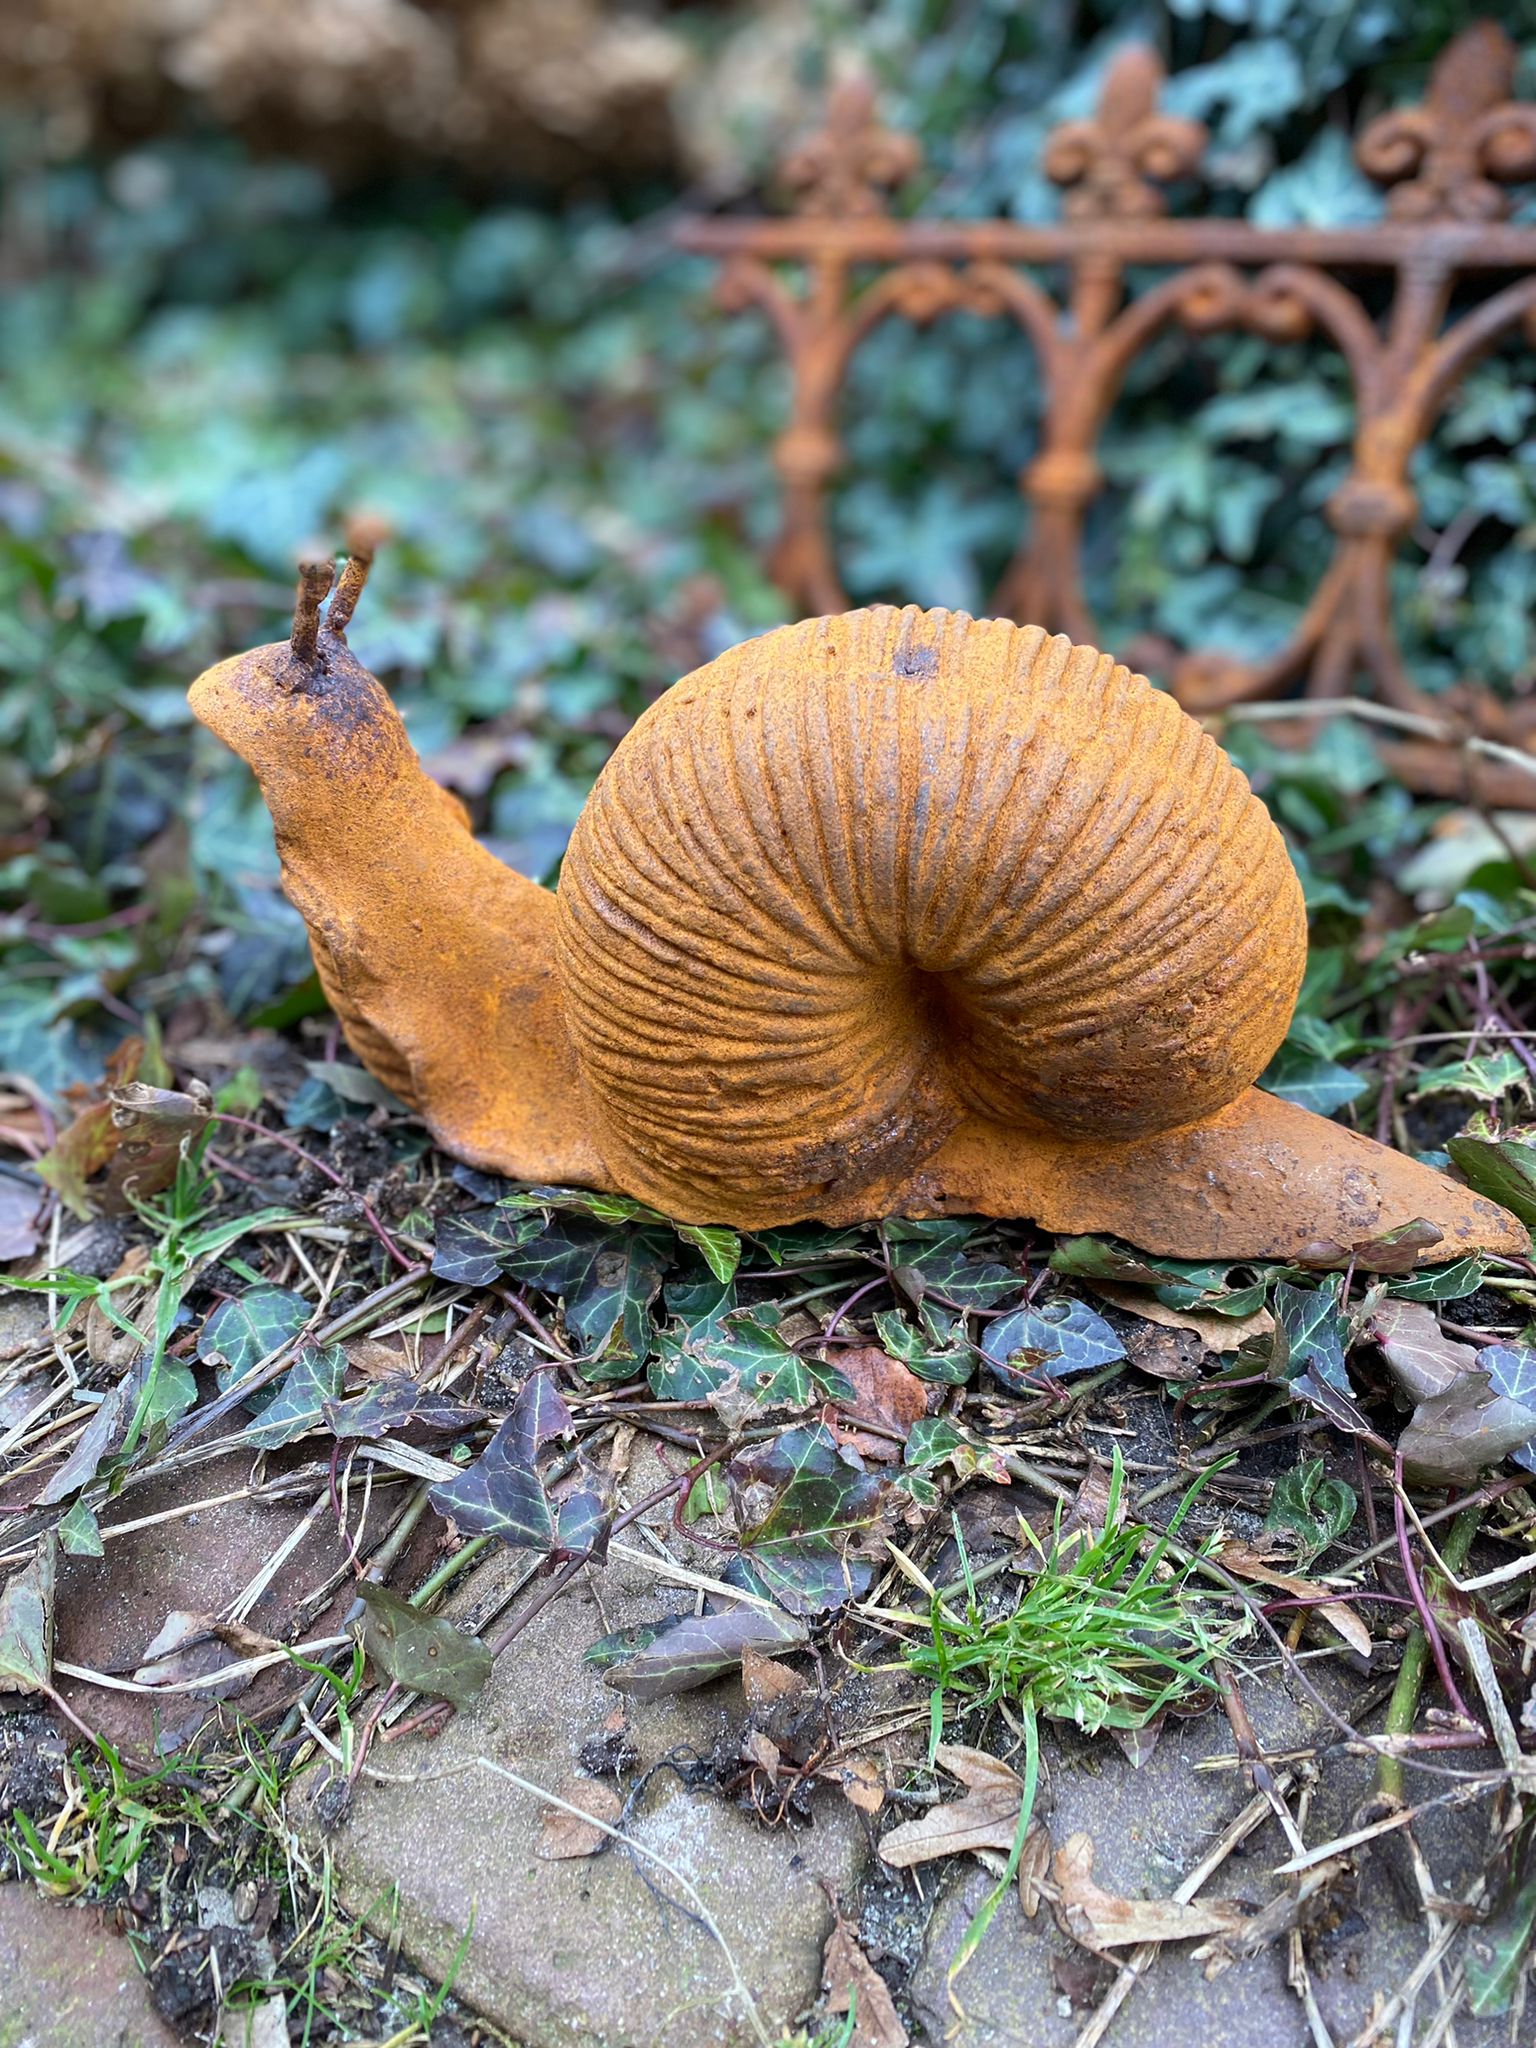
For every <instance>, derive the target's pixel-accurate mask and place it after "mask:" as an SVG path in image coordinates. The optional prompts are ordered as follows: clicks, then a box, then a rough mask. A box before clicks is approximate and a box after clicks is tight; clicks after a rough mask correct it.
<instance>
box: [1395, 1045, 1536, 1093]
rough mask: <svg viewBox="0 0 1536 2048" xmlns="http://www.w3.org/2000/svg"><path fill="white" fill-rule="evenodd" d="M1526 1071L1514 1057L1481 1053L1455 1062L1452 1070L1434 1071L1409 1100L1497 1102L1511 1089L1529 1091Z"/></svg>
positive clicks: (1505, 1053)
mask: <svg viewBox="0 0 1536 2048" xmlns="http://www.w3.org/2000/svg"><path fill="white" fill-rule="evenodd" d="M1530 1082H1531V1076H1530V1071H1529V1069H1528V1068H1527V1067H1526V1064H1525V1062H1524V1061H1523V1060H1522V1059H1521V1058H1520V1056H1519V1054H1518V1053H1513V1052H1509V1051H1507V1050H1506V1051H1501V1052H1490V1053H1483V1054H1482V1055H1480V1057H1478V1058H1477V1059H1471V1060H1458V1061H1456V1063H1455V1064H1454V1065H1453V1066H1448V1067H1436V1068H1434V1070H1433V1071H1432V1072H1430V1073H1428V1074H1425V1075H1423V1076H1421V1078H1420V1080H1419V1084H1418V1086H1417V1087H1416V1088H1415V1089H1414V1091H1413V1098H1412V1099H1413V1100H1414V1101H1415V1102H1419V1101H1422V1100H1423V1098H1424V1097H1425V1096H1426V1095H1475V1096H1476V1097H1477V1098H1478V1100H1479V1101H1480V1102H1499V1101H1501V1100H1502V1099H1503V1097H1504V1096H1506V1095H1507V1094H1508V1093H1509V1091H1510V1090H1511V1089H1512V1088H1520V1087H1524V1088H1529V1087H1530Z"/></svg>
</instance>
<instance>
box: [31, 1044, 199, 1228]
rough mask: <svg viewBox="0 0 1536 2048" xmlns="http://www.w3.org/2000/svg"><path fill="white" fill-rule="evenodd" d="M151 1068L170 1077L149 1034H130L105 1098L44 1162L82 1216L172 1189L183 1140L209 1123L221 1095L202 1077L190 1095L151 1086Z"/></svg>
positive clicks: (112, 1063)
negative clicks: (149, 1041)
mask: <svg viewBox="0 0 1536 2048" xmlns="http://www.w3.org/2000/svg"><path fill="white" fill-rule="evenodd" d="M146 1074H147V1075H149V1076H150V1077H151V1079H153V1080H155V1081H166V1080H169V1079H170V1075H169V1073H168V1072H167V1070H166V1066H165V1062H164V1061H163V1060H162V1059H161V1058H160V1056H159V1054H158V1053H157V1052H152V1051H150V1050H149V1049H147V1048H146V1046H145V1044H144V1041H143V1039H141V1038H128V1039H125V1040H124V1041H123V1043H122V1044H121V1045H120V1046H119V1047H118V1048H117V1050H116V1051H115V1052H114V1053H113V1054H112V1056H111V1058H110V1059H109V1060H108V1061H107V1070H106V1074H105V1076H104V1077H103V1092H104V1095H105V1099H104V1100H100V1099H98V1100H96V1101H90V1100H87V1101H86V1103H85V1106H84V1107H83V1108H82V1109H81V1110H80V1111H79V1112H78V1114H77V1115H76V1117H75V1119H74V1121H73V1122H72V1123H70V1124H69V1125H67V1126H66V1128H65V1129H64V1130H62V1131H61V1132H60V1133H59V1135H58V1137H57V1139H56V1140H55V1141H54V1143H53V1145H52V1146H51V1147H50V1149H49V1150H48V1151H47V1152H45V1153H44V1154H43V1156H42V1158H41V1159H39V1160H38V1162H37V1169H36V1170H37V1172H38V1174H39V1175H40V1176H41V1178H42V1179H44V1180H45V1181H47V1182H48V1184H49V1186H50V1187H52V1188H54V1189H55V1190H56V1191H57V1193H58V1196H59V1199H60V1200H61V1201H62V1202H63V1203H64V1205H65V1206H66V1208H69V1209H71V1210H73V1211H74V1213H75V1214H76V1215H77V1216H89V1215H91V1214H93V1213H96V1212H100V1213H102V1214H105V1215H109V1216H121V1215H123V1214H125V1213H126V1212H127V1211H128V1210H129V1209H130V1208H132V1206H133V1203H134V1201H142V1200H143V1199H144V1197H145V1196H147V1195H156V1194H159V1193H160V1192H161V1191H162V1190H163V1189H165V1188H168V1187H169V1186H170V1184H171V1182H172V1181H173V1180H174V1179H175V1178H176V1168H177V1166H178V1165H179V1163H180V1160H181V1151H182V1145H183V1143H184V1142H185V1141H186V1140H187V1139H189V1138H195V1137H196V1136H198V1134H199V1133H200V1132H201V1131H203V1130H204V1129H205V1128H206V1126H207V1123H208V1119H209V1117H210V1116H211V1115H212V1113H213V1101H212V1097H211V1096H210V1095H209V1093H208V1090H207V1088H206V1087H205V1086H204V1085H203V1083H202V1082H201V1081H193V1082H191V1083H190V1084H189V1087H188V1091H187V1092H186V1093H185V1094H182V1093H181V1092H179V1091H178V1090H176V1089H173V1088H165V1087H151V1086H149V1085H148V1084H147V1083H146V1081H145V1080H144V1079H143V1078H142V1077H143V1076H144V1075H146ZM81 1093H82V1095H84V1094H87V1093H88V1091H81ZM77 1099H78V1098H77Z"/></svg>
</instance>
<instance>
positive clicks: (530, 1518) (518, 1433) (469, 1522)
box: [427, 1373, 570, 1550]
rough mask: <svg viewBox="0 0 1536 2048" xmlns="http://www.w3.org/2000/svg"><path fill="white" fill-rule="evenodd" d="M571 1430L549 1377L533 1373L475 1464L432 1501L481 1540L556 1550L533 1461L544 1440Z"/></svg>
mask: <svg viewBox="0 0 1536 2048" xmlns="http://www.w3.org/2000/svg"><path fill="white" fill-rule="evenodd" d="M557 1404H558V1405H557ZM562 1416H563V1418H564V1420H563V1421H562V1420H561V1419H560V1418H561V1417H562ZM569 1426H570V1411H569V1409H568V1408H566V1405H565V1403H564V1401H563V1400H561V1398H560V1395H559V1393H558V1391H557V1390H556V1389H555V1388H554V1387H553V1386H552V1385H550V1384H549V1375H548V1374H547V1373H535V1374H534V1375H533V1377H532V1378H531V1379H529V1380H528V1381H527V1382H526V1384H525V1385H524V1387H523V1389H522V1391H521V1392H520V1393H519V1395H518V1397H517V1400H516V1402H515V1403H514V1404H513V1407H512V1412H511V1413H510V1414H509V1415H508V1416H507V1419H506V1420H505V1422H503V1423H502V1425H501V1427H500V1428H499V1429H498V1430H497V1432H496V1434H495V1435H494V1436H493V1437H492V1438H491V1440H490V1442H489V1443H488V1444H487V1445H486V1447H485V1449H484V1450H483V1451H482V1452H481V1453H480V1455H479V1457H478V1458H476V1460H475V1462H474V1463H473V1464H472V1465H468V1466H466V1467H465V1469H464V1470H463V1471H462V1472H460V1473H458V1474H457V1475H456V1476H455V1477H454V1478H452V1479H445V1480H442V1481H440V1482H439V1484H438V1485H436V1486H434V1487H433V1488H432V1491H431V1493H430V1494H429V1495H428V1496H427V1497H428V1499H429V1500H430V1501H431V1503H432V1505H433V1507H434V1508H435V1509H436V1510H437V1512H438V1513H439V1514H440V1515H443V1516H445V1517H448V1518H451V1519H452V1520H453V1521H454V1522H456V1523H457V1524H458V1526H459V1527H460V1528H461V1529H468V1530H470V1531H472V1532H473V1533H474V1534H475V1535H477V1536H499V1537H500V1538H501V1540H502V1542H503V1543H505V1544H507V1545H508V1546H509V1547H510V1548H511V1549H513V1550H550V1549H552V1548H553V1547H554V1541H555V1517H554V1511H553V1510H552V1508H551V1507H550V1504H549V1495H548V1494H547V1493H546V1492H545V1491H544V1482H543V1480H542V1479H540V1477H539V1474H538V1471H537V1469H536V1466H535V1464H534V1459H535V1456H536V1454H537V1452H538V1448H539V1445H540V1443H542V1442H543V1441H544V1440H545V1438H547V1437H548V1436H551V1435H555V1434H558V1433H559V1432H560V1431H561V1430H562V1429H566V1428H569Z"/></svg>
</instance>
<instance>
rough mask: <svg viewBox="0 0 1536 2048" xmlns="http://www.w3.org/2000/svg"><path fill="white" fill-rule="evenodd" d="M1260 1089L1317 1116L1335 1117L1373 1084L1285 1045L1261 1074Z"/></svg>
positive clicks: (1350, 1072)
mask: <svg viewBox="0 0 1536 2048" xmlns="http://www.w3.org/2000/svg"><path fill="white" fill-rule="evenodd" d="M1258 1085H1259V1086H1260V1087H1261V1088H1263V1089H1265V1090H1266V1091H1267V1092H1268V1093H1269V1094H1270V1095H1279V1096H1281V1097H1282V1098H1283V1099H1284V1100H1285V1101H1286V1102H1295V1103H1299V1104H1300V1106H1301V1107H1302V1108H1303V1109H1310V1110H1313V1111H1315V1112H1316V1114H1317V1115H1318V1116H1332V1115H1333V1112H1334V1111H1335V1110H1336V1109H1342V1108H1343V1107H1344V1105H1345V1103H1346V1102H1353V1101H1354V1100H1355V1098H1356V1097H1357V1096H1360V1095H1363V1094H1364V1093H1365V1091H1366V1089H1367V1088H1369V1087H1370V1085H1371V1084H1370V1082H1369V1081H1367V1080H1366V1078H1365V1076H1364V1075H1363V1074H1357V1073H1355V1072H1353V1070H1352V1069H1351V1068H1349V1067H1343V1066H1340V1065H1339V1063H1338V1061H1337V1060H1325V1059H1318V1058H1316V1057H1315V1056H1314V1055H1313V1054H1311V1053H1306V1052H1301V1051H1299V1050H1298V1049H1297V1048H1296V1047H1295V1046H1291V1045H1282V1046H1281V1048H1280V1050H1279V1051H1278V1052H1277V1053H1276V1054H1275V1056H1274V1058H1273V1059H1272V1060H1271V1061H1270V1063H1269V1065H1268V1067H1267V1068H1266V1069H1265V1071H1264V1072H1263V1073H1262V1074H1260V1076H1259V1083H1258Z"/></svg>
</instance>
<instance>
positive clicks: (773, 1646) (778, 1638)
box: [586, 1607, 806, 1700]
mask: <svg viewBox="0 0 1536 2048" xmlns="http://www.w3.org/2000/svg"><path fill="white" fill-rule="evenodd" d="M805 1639H806V1632H805V1625H804V1623H803V1622H799V1621H796V1620H795V1619H794V1617H793V1616H792V1615H788V1614H782V1613H778V1612H770V1611H769V1610H768V1609H766V1608H761V1607H727V1608H721V1609H720V1610H719V1611H717V1612H716V1613H713V1614H679V1615H671V1616H668V1618H667V1619H666V1620H665V1621H660V1622H643V1623H641V1624H640V1626H639V1627H638V1628H627V1629H626V1628H621V1629H616V1630H615V1631H614V1632H613V1634H612V1635H607V1636H603V1637H601V1638H600V1639H599V1640H598V1641H597V1642H595V1643H593V1644H592V1646H591V1648H590V1649H589V1650H588V1651H587V1653H586V1661H587V1662H588V1663H589V1664H593V1665H595V1666H596V1667H597V1668H598V1670H600V1671H601V1672H602V1674H603V1682H604V1683H605V1684H606V1685H611V1686H613V1687H614V1688H615V1690H616V1691H619V1692H626V1693H628V1694H629V1695H630V1697H631V1698H632V1699H637V1700H658V1699H662V1698H664V1697H665V1696H666V1695H667V1694H668V1693H675V1692H689V1691H691V1690H692V1689H693V1687H695V1686H698V1685H707V1684H708V1683H709V1681H710V1679H712V1678H718V1677H719V1676H720V1674H721V1672H722V1671H730V1670H733V1669H734V1668H735V1666H736V1665H738V1664H739V1663H740V1662H741V1658H742V1652H743V1651H744V1650H758V1651H763V1652H770V1653H771V1652H773V1651H775V1650H783V1649H785V1648H787V1647H789V1646H790V1645H792V1644H797V1643H803V1642H804V1641H805Z"/></svg>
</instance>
